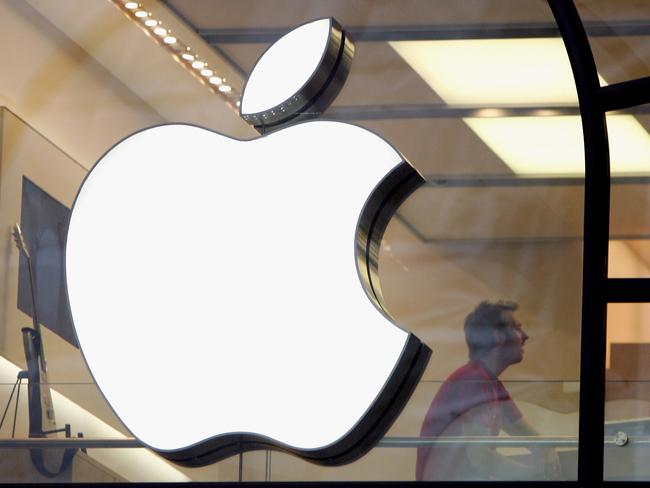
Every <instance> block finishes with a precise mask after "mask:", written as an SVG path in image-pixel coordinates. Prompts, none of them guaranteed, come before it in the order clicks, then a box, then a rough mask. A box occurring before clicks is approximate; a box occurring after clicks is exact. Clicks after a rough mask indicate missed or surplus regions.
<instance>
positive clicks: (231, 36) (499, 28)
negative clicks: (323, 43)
mask: <svg viewBox="0 0 650 488" xmlns="http://www.w3.org/2000/svg"><path fill="white" fill-rule="evenodd" d="M176 12H178V11H177V10H176ZM585 28H586V30H587V32H588V34H589V35H590V36H591V37H611V36H646V35H650V22H648V21H647V20H619V21H611V22H588V23H585ZM289 30H291V27H280V28H277V27H276V28H264V27H257V28H236V29H198V30H197V32H198V33H199V35H200V36H201V37H203V39H205V41H206V42H208V43H209V44H212V45H217V44H271V43H273V42H275V41H277V40H278V39H279V38H280V37H282V36H283V35H284V34H286V33H287V32H289ZM346 30H347V31H348V32H349V33H350V35H351V36H352V37H353V39H354V40H355V42H386V41H423V40H431V41H434V40H453V39H522V38H532V37H544V38H548V37H558V36H559V31H558V28H557V26H556V25H555V24H552V23H548V22H520V23H508V24H502V23H493V24H441V25H376V26H357V27H351V28H347V29H346Z"/></svg>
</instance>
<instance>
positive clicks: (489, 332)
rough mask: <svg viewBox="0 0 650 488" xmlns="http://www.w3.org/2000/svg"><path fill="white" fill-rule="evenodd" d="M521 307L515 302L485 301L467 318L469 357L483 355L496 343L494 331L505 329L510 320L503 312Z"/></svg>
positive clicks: (466, 332)
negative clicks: (506, 318) (505, 317)
mask: <svg viewBox="0 0 650 488" xmlns="http://www.w3.org/2000/svg"><path fill="white" fill-rule="evenodd" d="M518 308H519V305H517V304H516V303H515V302H509V301H502V300H499V301H497V302H489V301H483V302H481V303H479V304H478V305H477V306H476V308H475V309H474V310H473V311H472V312H471V313H470V314H469V315H468V316H467V317H466V318H465V341H466V342H467V347H468V348H469V358H470V359H475V358H478V357H481V356H482V355H484V354H486V353H487V352H489V351H490V349H492V348H493V347H494V346H495V345H496V343H495V338H494V332H496V331H499V330H504V329H505V328H506V327H507V326H508V324H509V322H508V321H507V320H505V319H504V317H503V312H514V311H515V310H517V309H518Z"/></svg>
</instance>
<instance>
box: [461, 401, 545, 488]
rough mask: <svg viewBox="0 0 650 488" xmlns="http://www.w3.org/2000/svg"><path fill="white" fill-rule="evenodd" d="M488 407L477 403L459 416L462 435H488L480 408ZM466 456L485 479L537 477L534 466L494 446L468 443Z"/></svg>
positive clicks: (526, 478) (473, 467)
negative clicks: (507, 454)
mask: <svg viewBox="0 0 650 488" xmlns="http://www.w3.org/2000/svg"><path fill="white" fill-rule="evenodd" d="M486 408H490V407H489V405H479V406H478V407H475V408H474V409H472V411H470V412H468V413H467V414H465V415H463V416H462V417H465V418H461V422H462V424H461V425H462V432H463V436H489V435H491V432H490V430H489V425H486V423H485V422H482V421H481V420H480V419H481V417H482V412H480V410H481V409H486ZM477 410H478V411H477ZM466 452H467V457H468V459H469V462H470V464H471V467H470V469H472V471H474V472H476V473H480V474H481V477H482V478H484V479H486V480H515V481H516V480H530V479H535V478H538V473H537V470H536V469H535V468H534V467H531V466H527V465H525V464H523V463H520V462H518V461H515V460H513V459H510V458H509V457H508V456H504V455H503V454H500V453H499V452H497V450H496V448H495V447H493V446H487V445H480V444H475V445H468V446H467V447H466Z"/></svg>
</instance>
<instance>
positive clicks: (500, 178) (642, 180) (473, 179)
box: [424, 174, 650, 188]
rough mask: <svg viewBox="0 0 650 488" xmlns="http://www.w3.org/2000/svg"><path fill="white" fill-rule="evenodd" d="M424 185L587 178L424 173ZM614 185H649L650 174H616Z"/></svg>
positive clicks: (556, 182)
mask: <svg viewBox="0 0 650 488" xmlns="http://www.w3.org/2000/svg"><path fill="white" fill-rule="evenodd" d="M424 177H425V179H426V182H425V184H424V186H428V187H435V188H473V187H485V188H494V187H507V188H520V187H521V188H530V187H537V186H542V187H543V186H579V187H582V186H584V184H585V179H584V178H582V177H579V176H562V177H528V176H515V175H512V174H506V175H493V176H492V175H476V176H474V175H468V176H464V175H463V176H461V175H448V176H446V175H439V174H429V175H424ZM611 181H612V186H618V185H648V184H650V176H614V177H612V178H611Z"/></svg>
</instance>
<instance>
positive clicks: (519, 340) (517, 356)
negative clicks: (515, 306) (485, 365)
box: [501, 311, 529, 364]
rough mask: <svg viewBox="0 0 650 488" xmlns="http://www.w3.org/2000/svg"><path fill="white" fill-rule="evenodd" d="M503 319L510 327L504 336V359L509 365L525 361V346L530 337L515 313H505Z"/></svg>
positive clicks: (506, 329) (502, 344)
mask: <svg viewBox="0 0 650 488" xmlns="http://www.w3.org/2000/svg"><path fill="white" fill-rule="evenodd" d="M503 318H504V320H506V321H507V323H508V325H507V326H506V328H505V330H504V333H503V334H502V335H503V337H502V339H503V340H502V342H501V351H502V357H503V359H504V361H505V362H506V363H507V364H516V363H519V362H521V361H522V360H523V359H524V344H526V341H527V340H528V339H529V337H528V334H526V331H524V329H523V327H522V325H521V322H519V320H517V318H516V317H515V316H514V314H513V312H509V311H506V312H503Z"/></svg>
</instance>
